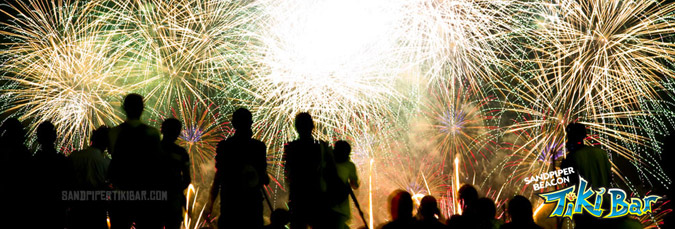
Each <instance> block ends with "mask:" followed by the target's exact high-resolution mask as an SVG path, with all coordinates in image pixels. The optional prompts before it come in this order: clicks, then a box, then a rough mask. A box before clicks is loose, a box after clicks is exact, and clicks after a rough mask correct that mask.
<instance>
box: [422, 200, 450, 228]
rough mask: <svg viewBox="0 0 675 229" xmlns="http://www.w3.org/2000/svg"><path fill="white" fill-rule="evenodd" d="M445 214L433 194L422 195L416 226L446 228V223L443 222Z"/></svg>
mask: <svg viewBox="0 0 675 229" xmlns="http://www.w3.org/2000/svg"><path fill="white" fill-rule="evenodd" d="M441 219H443V216H442V215H441V211H440V209H438V202H437V201H436V198H434V197H433V196H425V197H422V200H421V201H420V206H419V208H418V210H417V222H416V223H415V228H420V229H441V228H446V226H445V224H443V223H441V221H440V220H441Z"/></svg>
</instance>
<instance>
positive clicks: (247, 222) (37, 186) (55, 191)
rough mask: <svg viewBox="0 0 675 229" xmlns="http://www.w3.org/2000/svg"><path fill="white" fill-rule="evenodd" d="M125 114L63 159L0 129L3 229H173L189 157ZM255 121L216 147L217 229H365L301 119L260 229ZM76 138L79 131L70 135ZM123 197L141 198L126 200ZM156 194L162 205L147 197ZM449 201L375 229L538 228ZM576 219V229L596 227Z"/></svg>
mask: <svg viewBox="0 0 675 229" xmlns="http://www.w3.org/2000/svg"><path fill="white" fill-rule="evenodd" d="M122 108H123V110H124V112H125V114H126V120H125V121H124V122H123V123H122V124H120V125H118V126H115V127H106V126H101V127H98V128H96V129H95V130H94V131H93V133H92V134H91V139H90V141H89V142H90V146H88V147H86V148H84V149H77V150H74V151H73V152H72V153H70V154H69V155H68V156H67V157H66V156H65V154H63V153H60V152H59V150H58V149H57V148H56V145H55V142H56V140H57V138H58V136H57V131H56V127H55V126H54V124H52V123H50V122H49V121H44V122H41V123H39V125H38V126H37V128H36V131H35V133H36V138H35V139H36V142H35V143H36V144H35V145H37V149H36V151H35V153H32V152H31V150H29V148H28V147H27V146H26V138H27V136H26V135H27V133H26V131H25V128H24V126H23V125H22V123H21V122H20V121H19V120H18V119H16V118H8V119H6V120H4V121H3V123H2V126H1V130H0V131H1V132H0V133H1V136H0V137H1V138H0V150H1V151H0V153H1V154H0V156H1V158H0V159H2V161H1V163H2V164H1V165H0V169H2V171H0V172H1V173H0V174H2V182H3V183H4V184H3V185H2V193H0V196H1V197H2V199H3V200H4V201H3V208H4V209H5V211H4V212H5V213H2V215H3V220H2V222H3V224H4V225H8V226H9V227H8V228H85V229H97V228H109V227H112V228H124V229H128V228H130V227H132V226H134V227H135V228H141V229H143V228H181V222H182V221H183V220H184V218H183V217H184V215H185V214H184V210H183V209H184V208H185V203H186V196H185V190H186V188H187V187H188V185H189V184H190V183H191V177H192V176H191V174H190V155H188V153H187V151H186V150H185V149H184V148H183V147H181V146H179V145H178V144H176V141H177V139H178V138H179V136H180V134H181V131H182V128H183V127H182V123H181V122H180V121H179V120H176V119H173V118H169V119H166V120H163V122H162V124H161V129H160V130H157V129H156V128H154V127H151V126H149V125H147V124H145V123H143V122H142V121H141V119H140V118H141V115H142V113H143V110H144V101H143V97H142V96H141V95H138V94H129V95H127V96H126V97H125V98H124V101H123V107H122ZM252 120H253V119H252V114H251V112H250V111H248V110H247V109H243V108H240V109H238V110H236V111H235V112H234V113H233V114H232V120H231V123H232V126H233V128H234V129H235V132H234V134H233V135H232V136H230V137H228V138H227V139H225V140H223V141H221V142H219V143H218V145H217V148H216V156H215V162H216V163H215V168H216V173H215V177H214V180H213V184H212V187H211V190H210V196H209V200H208V203H206V206H205V210H204V215H205V216H209V215H210V214H211V212H212V209H213V208H214V206H213V205H214V203H215V202H216V201H215V200H216V198H217V197H218V196H220V217H219V218H218V222H217V224H218V227H219V228H286V227H287V226H290V228H303V229H304V228H308V227H311V228H335V229H342V228H348V224H349V222H350V220H351V221H352V222H356V221H359V222H361V220H362V222H363V224H360V223H353V224H356V225H363V226H362V227H367V225H368V224H367V222H366V220H365V219H353V218H352V213H351V209H352V207H351V205H350V202H352V201H356V198H355V197H354V192H353V190H354V189H357V188H358V187H359V178H358V176H357V168H356V166H355V164H354V163H353V162H351V160H350V153H351V146H350V144H349V143H348V142H347V141H342V140H341V141H337V142H335V143H333V144H331V143H328V142H326V141H322V140H320V139H315V138H314V137H313V134H312V133H313V130H314V121H313V120H312V116H311V115H310V114H309V113H300V114H298V115H297V116H296V118H295V120H294V125H295V129H296V131H297V134H298V138H297V139H296V140H294V141H291V142H288V143H286V144H285V145H284V154H283V161H284V163H285V164H284V175H285V181H286V184H287V187H288V192H289V197H288V204H287V210H286V209H281V208H280V209H274V210H273V211H272V212H271V215H270V217H269V219H270V220H269V221H270V223H269V224H268V225H264V224H265V223H264V220H263V219H264V216H263V209H264V203H265V198H267V197H266V193H265V191H264V190H265V189H264V186H265V185H268V184H269V182H270V179H269V176H268V174H267V163H268V162H267V147H266V145H265V143H263V142H262V141H260V140H257V139H255V138H254V136H253V130H252V124H253V121H252ZM78 128H82V127H67V128H66V129H69V130H70V131H74V130H76V129H78ZM567 131H568V145H567V148H568V150H570V155H569V156H568V159H566V160H565V161H563V164H564V165H565V166H573V167H575V168H577V169H576V171H579V172H580V173H581V174H583V175H584V177H585V178H586V179H587V180H589V182H590V183H591V184H594V186H597V187H600V186H603V187H607V186H608V185H609V173H610V172H609V164H608V159H607V156H606V154H605V153H604V152H603V151H602V150H600V149H599V148H597V147H591V146H585V145H584V144H583V139H584V138H585V137H586V133H585V127H584V126H583V125H581V124H571V125H570V126H569V127H568V129H567ZM589 155H591V156H589ZM83 191H87V192H83ZM106 191H115V192H116V193H118V194H121V195H122V196H126V197H125V198H120V197H118V196H116V195H113V196H111V195H110V194H109V193H110V192H106ZM83 193H85V194H84V197H83V196H82V195H83ZM92 193H93V194H92ZM101 193H104V194H101ZM105 193H108V194H105ZM129 193H131V194H133V195H135V196H137V197H138V196H141V198H131V199H129V198H128V195H127V194H129ZM153 193H154V194H157V193H159V195H157V196H154V197H153V196H152V194H153ZM99 194H101V195H99ZM149 195H150V196H149ZM457 195H458V200H459V203H460V205H461V214H457V215H452V216H449V217H448V218H447V219H446V216H444V215H442V214H441V211H440V210H439V208H438V203H437V200H436V198H435V197H433V196H425V197H423V198H422V199H421V201H419V207H418V209H417V210H416V211H415V212H416V215H413V212H414V211H413V210H414V209H413V208H414V204H413V199H412V196H411V194H410V193H408V192H407V191H405V190H396V191H395V192H394V193H392V194H391V196H390V197H389V200H390V202H389V209H390V214H391V219H390V221H388V222H386V223H384V224H381V225H378V228H383V229H398V228H420V229H425V228H477V229H483V228H484V229H493V228H494V229H496V228H505V229H512V228H521V229H529V228H532V229H535V228H541V227H540V226H538V225H537V224H535V222H534V220H533V212H532V211H533V207H532V204H531V203H530V201H529V200H528V199H527V198H525V197H523V196H515V197H512V198H510V199H509V201H508V204H507V205H506V207H507V209H506V211H505V213H506V215H507V217H503V218H502V219H499V220H498V219H497V218H496V213H497V209H496V207H495V202H494V201H493V200H491V199H489V198H486V197H480V196H479V194H478V191H477V190H476V189H475V188H474V187H473V186H471V185H468V184H467V185H463V186H462V187H461V188H459V191H458V193H457ZM101 196H103V198H99V197H101ZM350 199H351V200H352V201H350ZM267 201H269V199H268V200H267ZM354 204H358V203H354ZM269 207H270V210H272V209H271V208H272V206H271V204H269ZM357 209H358V208H357ZM359 211H360V209H359ZM361 217H363V213H361ZM350 218H351V219H350ZM504 218H506V219H507V220H504ZM579 218H580V219H581V221H579V222H577V227H589V226H591V225H592V226H594V227H595V226H597V225H600V224H598V223H597V222H594V221H593V220H592V219H588V218H584V217H579Z"/></svg>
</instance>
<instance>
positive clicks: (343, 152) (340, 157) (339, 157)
mask: <svg viewBox="0 0 675 229" xmlns="http://www.w3.org/2000/svg"><path fill="white" fill-rule="evenodd" d="M351 152H352V147H351V146H350V145H349V143H347V142H346V141H344V140H340V141H337V142H335V148H334V149H333V154H334V155H335V162H337V163H342V162H346V161H349V154H350V153H351Z"/></svg>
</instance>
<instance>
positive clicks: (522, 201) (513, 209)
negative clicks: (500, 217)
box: [500, 195, 541, 229]
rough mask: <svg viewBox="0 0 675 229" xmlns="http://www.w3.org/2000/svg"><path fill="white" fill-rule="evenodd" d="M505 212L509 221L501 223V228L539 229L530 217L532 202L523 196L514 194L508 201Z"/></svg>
mask: <svg viewBox="0 0 675 229" xmlns="http://www.w3.org/2000/svg"><path fill="white" fill-rule="evenodd" d="M507 212H508V214H509V215H510V216H511V222H508V223H506V224H504V225H502V226H501V227H500V228H502V229H521V228H522V229H540V228H541V227H540V226H538V225H537V224H535V223H534V219H533V218H532V215H533V214H532V203H530V200H528V199H527V198H525V197H524V196H520V195H517V196H514V197H513V198H511V200H510V201H509V204H508V207H507Z"/></svg>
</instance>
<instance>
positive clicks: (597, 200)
mask: <svg viewBox="0 0 675 229" xmlns="http://www.w3.org/2000/svg"><path fill="white" fill-rule="evenodd" d="M605 191H607V192H605ZM605 194H607V195H605ZM539 196H541V197H542V198H544V200H545V201H546V203H555V209H554V210H553V212H551V215H550V216H549V217H566V218H570V219H572V217H573V216H574V215H576V214H582V213H583V211H586V212H588V213H589V214H591V215H593V216H595V217H599V218H600V217H601V218H618V217H622V216H626V215H628V214H631V215H635V216H641V215H644V214H646V213H649V212H651V211H652V204H653V203H654V202H656V201H657V200H659V199H661V197H659V196H655V195H650V196H646V197H645V198H643V199H640V198H630V199H629V198H628V195H626V192H624V191H623V190H621V189H617V188H610V189H609V190H607V189H605V188H599V189H598V190H593V189H592V188H590V187H589V185H588V182H587V181H586V180H584V179H583V178H581V177H580V178H579V185H578V188H577V185H573V186H570V187H567V188H565V189H561V190H557V191H553V192H548V193H542V194H539ZM607 197H609V200H606V198H607ZM607 201H609V205H603V203H604V202H607ZM603 206H606V207H609V209H603ZM606 211H609V214H606V215H604V216H603V213H605V212H606Z"/></svg>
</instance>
